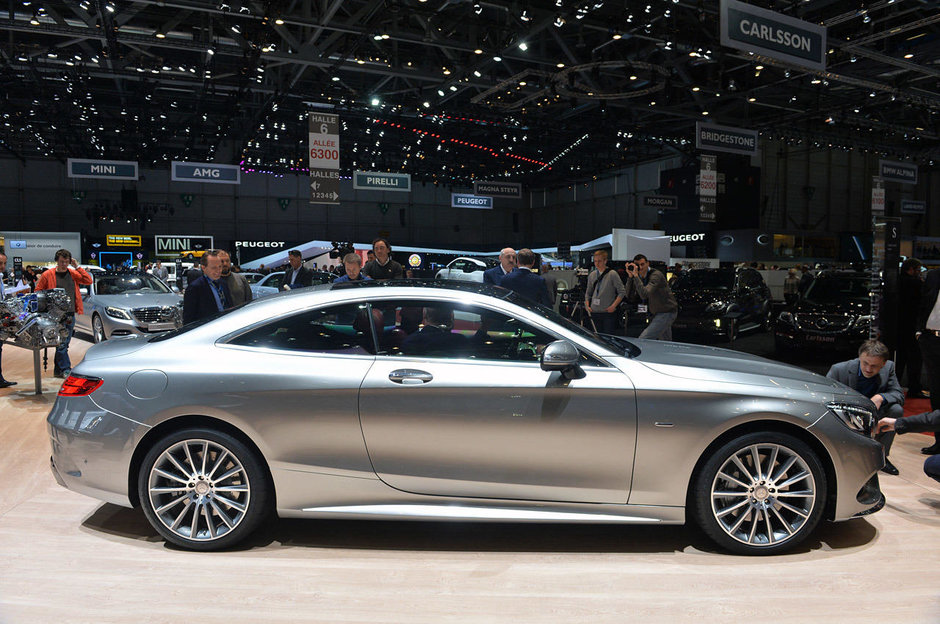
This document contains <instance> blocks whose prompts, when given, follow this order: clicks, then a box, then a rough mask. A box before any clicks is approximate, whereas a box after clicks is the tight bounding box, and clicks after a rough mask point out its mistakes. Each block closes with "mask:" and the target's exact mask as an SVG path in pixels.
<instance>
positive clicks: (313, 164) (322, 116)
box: [307, 113, 339, 204]
mask: <svg viewBox="0 0 940 624" xmlns="http://www.w3.org/2000/svg"><path fill="white" fill-rule="evenodd" d="M307 119H308V124H309V132H310V203H311V204H339V115H329V114H326V113H310V114H309V115H308V117H307Z"/></svg>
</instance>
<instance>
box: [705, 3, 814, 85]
mask: <svg viewBox="0 0 940 624" xmlns="http://www.w3.org/2000/svg"><path fill="white" fill-rule="evenodd" d="M721 45H723V46H728V47H730V48H737V49H738V50H744V51H745V52H753V53H754V54H762V55H764V56H768V57H770V58H774V59H778V60H781V61H786V62H788V63H793V64H796V65H801V66H803V67H810V68H812V69H826V27H825V26H819V25H817V24H812V23H810V22H804V21H803V20H798V19H796V18H793V17H790V16H788V15H781V14H780V13H775V12H773V11H768V10H767V9H761V8H758V7H755V6H751V5H749V4H745V3H743V2H737V1H736V0H721Z"/></svg>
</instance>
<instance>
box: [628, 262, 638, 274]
mask: <svg viewBox="0 0 940 624" xmlns="http://www.w3.org/2000/svg"><path fill="white" fill-rule="evenodd" d="M627 270H628V271H630V272H631V273H633V272H634V271H636V265H635V264H633V263H632V262H631V263H630V264H628V265H627Z"/></svg>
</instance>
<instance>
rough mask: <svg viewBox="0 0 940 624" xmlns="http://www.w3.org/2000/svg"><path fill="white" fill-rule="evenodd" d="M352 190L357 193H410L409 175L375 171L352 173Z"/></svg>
mask: <svg viewBox="0 0 940 624" xmlns="http://www.w3.org/2000/svg"><path fill="white" fill-rule="evenodd" d="M353 188H354V189H356V190H357V191H405V192H407V191H410V190H411V175H410V174H407V173H381V172H377V171H355V172H353Z"/></svg>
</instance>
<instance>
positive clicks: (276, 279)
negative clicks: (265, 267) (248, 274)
mask: <svg viewBox="0 0 940 624" xmlns="http://www.w3.org/2000/svg"><path fill="white" fill-rule="evenodd" d="M283 276H284V271H278V272H277V273H268V274H267V275H265V276H264V277H262V278H261V279H260V280H258V281H256V282H254V283H251V282H249V288H251V296H252V298H254V299H260V298H261V297H264V296H266V295H273V294H275V293H277V292H278V284H280V283H281V278H282V277H283Z"/></svg>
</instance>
